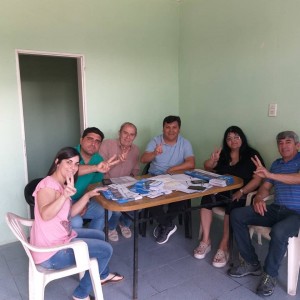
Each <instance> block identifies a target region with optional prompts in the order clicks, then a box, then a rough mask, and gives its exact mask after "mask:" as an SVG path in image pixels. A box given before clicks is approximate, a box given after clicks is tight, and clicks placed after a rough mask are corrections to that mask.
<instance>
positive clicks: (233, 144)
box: [194, 126, 263, 268]
mask: <svg viewBox="0 0 300 300" xmlns="http://www.w3.org/2000/svg"><path fill="white" fill-rule="evenodd" d="M255 155H257V157H259V159H260V160H261V161H262V163H263V160H262V158H261V156H260V154H259V153H258V152H257V151H256V150H255V149H253V148H252V147H250V146H249V144H248V141H247V137H246V135H245V134H244V132H243V131H242V129H241V128H239V127H238V126H230V127H229V128H227V130H226V131H225V133H224V137H223V145H222V147H221V148H220V149H215V151H214V152H213V153H212V154H211V157H210V158H209V159H208V160H206V161H205V162H204V168H205V170H207V171H210V172H216V173H218V174H222V175H223V174H229V175H234V176H238V177H240V178H242V179H243V180H244V186H243V187H242V188H241V189H239V190H236V191H234V193H233V195H232V198H231V200H232V202H230V204H225V205H224V206H225V216H224V222H223V236H222V240H221V242H220V244H219V247H218V250H217V253H216V255H215V256H214V258H213V262H212V264H213V266H215V267H217V268H221V267H224V266H225V265H226V264H227V262H228V260H229V245H228V244H229V214H230V211H231V210H232V209H234V208H236V207H242V206H245V203H246V197H247V194H248V193H250V192H253V191H255V190H256V189H257V188H258V187H259V185H260V184H261V180H262V179H261V178H260V177H259V176H257V175H255V174H254V173H253V172H254V171H255V170H256V167H255V165H254V163H253V161H252V160H251V158H252V157H254V156H255ZM224 196H227V197H229V196H230V194H229V193H228V192H227V193H220V194H217V195H216V198H217V200H218V198H219V199H221V198H222V197H224ZM211 201H212V200H211V197H210V196H205V197H203V198H202V201H201V204H207V203H210V202H211ZM212 216H213V213H212V208H202V209H200V222H201V227H202V230H203V234H202V240H201V241H200V244H199V246H198V247H197V248H196V249H195V250H194V257H195V258H197V259H203V258H204V257H205V256H206V254H207V253H208V252H210V250H211V239H210V227H211V223H212Z"/></svg>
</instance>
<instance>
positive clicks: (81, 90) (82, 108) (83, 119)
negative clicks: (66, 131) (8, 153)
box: [15, 49, 87, 183]
mask: <svg viewBox="0 0 300 300" xmlns="http://www.w3.org/2000/svg"><path fill="white" fill-rule="evenodd" d="M20 54H25V55H26V54H27V55H37V56H53V57H65V58H76V60H77V76H78V78H77V82H78V95H79V116H80V130H81V132H82V131H83V130H84V129H85V128H86V127H87V109H86V86H85V59H84V56H83V55H82V54H72V53H60V52H48V51H33V50H23V49H16V50H15V56H16V75H17V89H18V99H19V109H20V111H19V113H20V120H21V134H22V141H23V158H24V172H25V182H26V183H27V182H28V165H27V151H26V139H25V124H24V111H23V98H22V87H21V74H20V63H19V55H20ZM79 134H80V133H79Z"/></svg>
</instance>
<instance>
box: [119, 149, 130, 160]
mask: <svg viewBox="0 0 300 300" xmlns="http://www.w3.org/2000/svg"><path fill="white" fill-rule="evenodd" d="M129 150H130V148H129V147H128V148H126V149H123V150H122V153H121V154H119V156H118V160H119V162H123V161H125V160H126V158H127V154H128V152H129Z"/></svg>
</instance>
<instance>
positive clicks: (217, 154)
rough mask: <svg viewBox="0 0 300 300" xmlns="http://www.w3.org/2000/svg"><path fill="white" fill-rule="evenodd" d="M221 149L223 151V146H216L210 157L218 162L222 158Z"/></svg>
mask: <svg viewBox="0 0 300 300" xmlns="http://www.w3.org/2000/svg"><path fill="white" fill-rule="evenodd" d="M221 151H222V147H220V148H215V150H214V152H213V153H212V154H211V156H210V159H211V160H212V161H214V162H218V161H219V159H220V154H221Z"/></svg>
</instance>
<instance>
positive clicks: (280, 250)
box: [228, 131, 300, 296]
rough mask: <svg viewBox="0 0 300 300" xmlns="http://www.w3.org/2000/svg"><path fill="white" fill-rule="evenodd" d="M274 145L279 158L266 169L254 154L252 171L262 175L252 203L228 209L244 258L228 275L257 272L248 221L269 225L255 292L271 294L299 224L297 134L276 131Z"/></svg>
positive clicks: (299, 158)
mask: <svg viewBox="0 0 300 300" xmlns="http://www.w3.org/2000/svg"><path fill="white" fill-rule="evenodd" d="M276 140H277V147H278V151H279V153H280V155H281V158H279V159H277V160H275V161H274V162H273V164H272V166H271V169H270V171H268V170H267V169H266V168H265V167H264V166H263V165H262V164H261V162H260V161H259V159H258V158H257V157H255V158H253V162H254V163H255V165H256V171H255V174H257V175H258V176H260V177H262V178H264V183H263V184H262V185H261V187H260V188H259V190H258V192H257V194H256V196H255V198H254V200H253V206H247V207H242V208H238V209H235V210H233V211H232V213H231V215H230V221H231V225H232V228H233V233H234V237H235V239H236V242H237V246H238V249H239V251H240V254H241V256H242V258H243V259H244V261H243V262H241V264H240V265H238V266H234V267H232V268H231V269H229V271H228V274H229V275H230V276H232V277H243V276H246V275H261V273H262V269H261V265H260V263H259V261H258V257H257V255H256V253H255V249H254V247H253V246H252V243H251V239H250V236H249V229H248V225H259V226H267V227H271V232H270V237H271V241H270V244H269V251H268V254H267V257H266V259H265V263H264V267H263V276H262V279H261V281H260V283H259V285H258V287H257V290H256V292H257V294H259V295H260V296H270V295H272V294H273V291H274V288H275V285H276V277H277V276H278V270H279V267H280V264H281V261H282V259H283V257H284V254H285V252H286V250H287V245H288V240H289V238H290V237H293V236H298V233H299V228H300V153H298V147H299V138H298V136H297V134H296V133H295V132H293V131H284V132H280V133H279V134H278V135H277V137H276ZM272 188H273V190H274V202H273V203H272V204H270V205H266V203H265V202H264V200H263V199H264V198H265V197H267V196H268V195H270V191H271V189H272Z"/></svg>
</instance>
